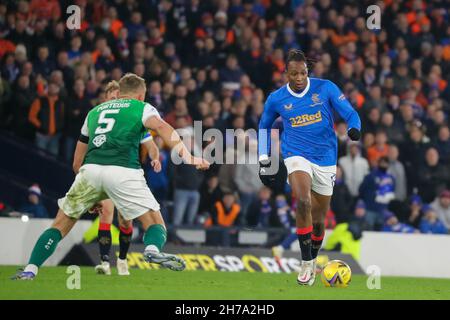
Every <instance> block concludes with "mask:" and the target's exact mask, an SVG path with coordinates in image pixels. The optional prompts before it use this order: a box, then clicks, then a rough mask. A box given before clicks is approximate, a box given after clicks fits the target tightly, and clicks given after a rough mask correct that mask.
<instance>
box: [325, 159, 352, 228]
mask: <svg viewBox="0 0 450 320" xmlns="http://www.w3.org/2000/svg"><path fill="white" fill-rule="evenodd" d="M344 180H345V177H344V175H343V172H342V169H341V167H340V166H339V165H338V166H337V167H336V181H335V183H334V187H333V196H332V197H331V203H330V208H331V210H332V211H333V212H334V215H335V219H336V222H337V223H342V222H347V221H349V219H350V216H351V214H352V208H353V203H354V199H353V197H352V195H351V194H350V191H349V189H348V187H347V185H346V184H345V183H344Z"/></svg>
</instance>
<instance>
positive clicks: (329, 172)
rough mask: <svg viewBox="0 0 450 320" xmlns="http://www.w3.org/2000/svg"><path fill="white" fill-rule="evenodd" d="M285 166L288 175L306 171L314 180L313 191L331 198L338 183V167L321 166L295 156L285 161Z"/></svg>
mask: <svg viewBox="0 0 450 320" xmlns="http://www.w3.org/2000/svg"><path fill="white" fill-rule="evenodd" d="M284 164H285V165H286V169H287V172H288V175H289V174H291V173H292V172H294V171H304V172H306V173H308V174H309V176H310V177H311V180H312V186H311V189H312V190H313V191H314V192H317V193H318V194H321V195H324V196H331V195H332V194H333V187H334V183H335V181H336V166H325V167H322V166H319V165H317V164H314V163H312V162H311V161H309V160H307V159H305V158H303V157H300V156H293V157H289V158H286V159H284Z"/></svg>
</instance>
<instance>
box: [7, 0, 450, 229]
mask: <svg viewBox="0 0 450 320" xmlns="http://www.w3.org/2000/svg"><path fill="white" fill-rule="evenodd" d="M71 4H76V5H78V6H79V7H80V8H81V26H80V27H81V29H80V30H69V29H68V28H67V26H66V19H67V18H68V17H69V15H68V14H66V13H65V12H66V8H67V7H68V6H69V5H71ZM370 4H373V1H352V0H347V1H346V0H343V1H333V0H317V1H312V0H304V1H302V0H292V1H288V0H272V1H270V0H254V1H247V0H211V1H207V0H205V1H203V0H202V1H199V0H190V1H189V0H186V1H184V0H174V1H167V0H161V1H156V0H143V1H137V0H95V1H89V0H78V1H77V0H75V1H64V0H62V1H56V0H31V1H10V2H9V3H8V4H5V3H4V2H3V3H2V4H0V59H1V68H0V72H1V78H0V122H1V123H0V126H1V127H2V128H3V129H4V130H8V131H10V132H13V133H14V134H15V135H17V136H18V137H20V138H23V139H26V140H29V141H30V142H32V143H34V144H35V145H36V146H37V147H38V148H40V149H42V150H45V151H46V152H48V153H51V154H53V155H54V156H55V157H59V158H60V159H61V161H66V162H67V163H69V164H70V163H71V161H72V156H73V151H74V148H75V144H76V141H77V139H78V136H79V132H80V128H81V126H82V123H83V121H84V118H85V116H86V114H87V113H88V111H89V110H90V109H91V108H92V107H93V106H95V105H97V104H99V103H100V102H102V101H104V87H105V85H106V84H107V83H108V81H110V80H119V79H120V77H121V76H122V75H123V74H124V73H126V72H134V73H136V74H137V75H139V76H141V77H143V78H145V79H146V82H147V85H148V90H147V99H146V100H147V101H148V102H150V103H151V104H153V105H154V106H155V107H156V108H157V109H158V110H159V112H160V113H161V115H162V116H163V117H164V119H165V120H166V121H167V122H169V123H170V124H171V125H172V126H174V127H175V128H178V129H186V130H191V129H190V128H192V126H193V121H197V120H201V121H202V125H203V130H206V129H209V128H216V129H219V130H221V131H222V132H223V133H224V135H225V129H244V130H246V129H256V128H257V126H258V121H259V118H260V115H261V113H262V111H263V108H264V101H265V98H266V97H267V96H268V94H269V93H270V92H271V91H273V90H275V89H276V88H279V87H280V86H281V85H283V84H284V83H285V81H286V79H285V75H284V70H285V62H284V58H285V54H286V52H287V50H288V49H290V48H298V49H301V50H303V51H304V52H305V53H306V56H307V57H308V58H309V59H310V65H309V72H310V76H311V77H320V78H326V79H330V80H332V81H334V82H335V83H336V84H337V85H338V86H339V87H340V88H341V89H342V91H343V92H344V93H345V94H346V96H347V97H348V99H349V101H350V102H351V103H352V105H353V106H354V107H355V109H356V110H357V111H358V113H359V115H360V117H361V119H362V128H363V129H362V130H363V131H362V134H363V135H362V139H361V142H360V143H353V142H350V141H349V140H348V138H347V134H346V132H347V127H346V124H345V123H344V122H342V121H340V120H339V119H337V123H336V135H337V139H338V145H339V151H338V153H339V154H338V155H339V161H338V165H339V166H338V173H337V180H336V185H335V190H334V196H333V199H332V203H331V210H330V212H329V216H328V217H327V224H328V227H329V228H332V227H333V226H334V225H335V224H336V223H342V222H347V223H349V228H351V229H352V230H353V233H354V235H357V234H359V233H361V232H362V231H363V230H385V231H393V232H423V233H447V232H448V230H449V229H450V191H449V190H450V131H449V121H448V119H449V115H450V84H449V81H450V7H449V6H448V2H446V1H445V0H430V1H423V0H408V1H406V0H405V1H400V0H385V1H378V2H377V3H376V4H377V5H379V6H380V8H381V30H369V29H368V28H367V27H366V19H367V17H368V15H367V14H366V8H367V6H368V5H370ZM277 125H278V127H279V123H278V124H276V125H275V126H277ZM281 130H282V128H281ZM225 138H226V139H225V140H226V146H225V147H226V148H229V147H231V148H233V145H234V143H233V142H234V139H233V137H231V138H230V137H227V136H226V135H225ZM238 139H239V138H238ZM254 139H255V138H254V137H253V138H252V137H250V138H249V139H246V140H245V139H244V140H241V143H245V144H246V145H247V151H246V152H247V153H255V152H256V144H255V141H254ZM155 141H156V143H157V145H158V146H159V147H160V149H161V162H162V166H163V169H162V171H161V173H158V174H156V173H154V172H152V170H151V169H149V168H146V175H147V177H148V182H149V185H150V186H151V189H152V191H153V192H154V194H155V196H156V197H157V199H158V200H159V202H160V203H162V204H163V211H164V213H165V214H166V216H167V218H168V219H169V220H168V221H169V222H170V223H171V224H174V225H183V224H188V225H202V226H210V225H221V226H224V227H232V226H252V227H283V225H285V224H284V223H283V222H282V219H280V217H281V216H283V217H285V214H286V212H289V216H290V217H291V216H292V212H293V211H294V210H295V207H294V205H291V204H293V203H295V201H293V200H292V197H291V196H290V193H289V187H288V186H286V185H285V183H284V181H285V180H284V181H281V183H280V188H279V189H278V190H270V189H268V188H265V187H263V185H262V184H261V182H260V181H259V178H258V166H257V165H251V164H249V165H230V164H227V165H214V166H213V167H212V169H211V170H209V171H208V172H205V173H203V172H199V171H197V170H195V168H193V167H192V166H187V165H179V166H174V165H173V164H172V163H171V161H170V153H169V152H168V151H167V150H166V149H165V147H164V144H163V142H162V140H161V139H160V138H158V137H155ZM242 141H244V142H242ZM197 147H198V148H201V147H205V146H197ZM3 156H7V154H5V155H3ZM240 156H245V155H242V154H238V155H237V157H240ZM146 167H148V165H146ZM31 189H32V188H30V190H31ZM33 190H34V191H33ZM33 190H31V191H30V197H29V199H28V200H29V202H30V204H29V205H28V207H31V206H32V203H34V202H35V201H36V199H31V198H32V197H31V196H32V195H33V194H34V195H36V194H39V195H40V190H39V192H37V191H36V190H37V189H36V188H34V189H33ZM61 192H63V191H61ZM28 207H27V205H25V207H24V208H28ZM0 210H1V208H0ZM24 210H25V209H24ZM33 210H35V209H33ZM44 211H45V210H37V212H36V213H35V216H37V217H40V216H44V213H45V212H44ZM286 225H288V224H286Z"/></svg>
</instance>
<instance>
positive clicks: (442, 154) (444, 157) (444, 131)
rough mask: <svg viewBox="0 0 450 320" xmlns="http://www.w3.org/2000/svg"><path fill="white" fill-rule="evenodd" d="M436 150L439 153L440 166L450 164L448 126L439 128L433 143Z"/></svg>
mask: <svg viewBox="0 0 450 320" xmlns="http://www.w3.org/2000/svg"><path fill="white" fill-rule="evenodd" d="M435 146H436V149H437V150H438V152H439V159H440V162H441V164H443V165H447V166H449V164H450V129H449V127H448V125H444V126H441V127H440V128H439V132H438V137H437V139H436V141H435Z"/></svg>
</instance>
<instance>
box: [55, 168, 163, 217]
mask: <svg viewBox="0 0 450 320" xmlns="http://www.w3.org/2000/svg"><path fill="white" fill-rule="evenodd" d="M108 198H109V199H111V200H112V202H113V203H114V206H115V207H116V208H117V210H119V212H120V214H121V215H122V217H123V218H124V219H125V220H133V219H135V218H137V217H139V216H141V215H143V214H144V213H146V212H147V211H149V210H153V211H159V210H160V207H159V204H158V202H157V201H156V199H155V197H154V196H153V194H152V193H151V191H150V189H149V188H148V186H147V183H146V181H145V177H144V171H143V170H142V169H132V168H125V167H119V166H105V165H98V164H85V165H84V166H82V167H81V168H80V172H79V173H78V174H77V176H76V177H75V181H74V182H73V184H72V186H71V187H70V189H69V191H68V192H67V193H66V196H65V197H64V198H61V199H59V200H58V206H59V208H60V209H61V210H63V211H64V213H65V214H66V215H67V216H69V217H71V218H75V219H79V218H80V217H81V216H82V215H83V213H85V212H86V211H87V210H89V209H90V208H91V207H92V206H93V205H94V204H96V203H97V202H99V201H101V200H105V199H108Z"/></svg>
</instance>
